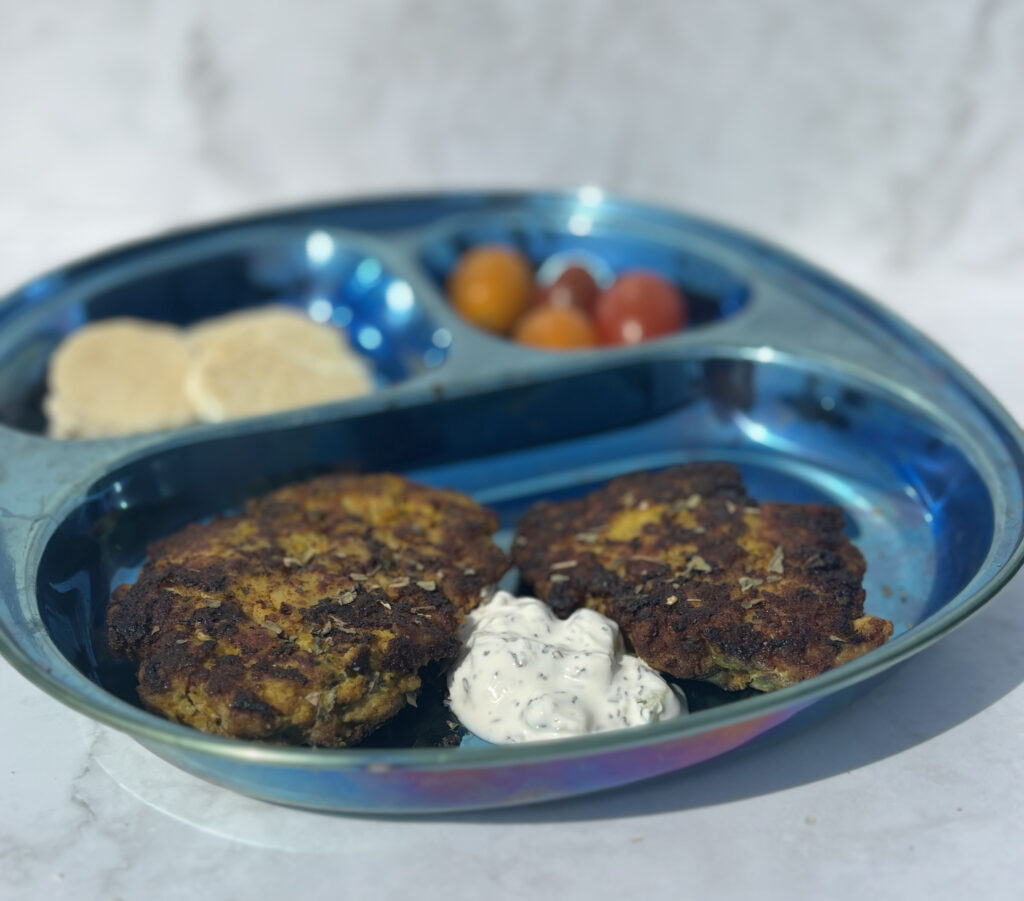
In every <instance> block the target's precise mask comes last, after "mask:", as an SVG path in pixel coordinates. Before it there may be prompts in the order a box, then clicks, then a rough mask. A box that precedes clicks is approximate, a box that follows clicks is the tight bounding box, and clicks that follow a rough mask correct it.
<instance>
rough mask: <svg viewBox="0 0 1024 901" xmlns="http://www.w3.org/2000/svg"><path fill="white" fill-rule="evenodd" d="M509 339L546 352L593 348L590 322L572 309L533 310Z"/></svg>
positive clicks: (521, 321)
mask: <svg viewBox="0 0 1024 901" xmlns="http://www.w3.org/2000/svg"><path fill="white" fill-rule="evenodd" d="M513 337H514V338H515V339H516V341H519V342H521V343H523V344H529V345H531V346H532V347H542V348H545V349H547V350H577V349H579V348H583V347H593V346H594V345H595V344H597V332H596V331H595V330H594V324H593V322H591V320H590V318H589V317H588V316H587V314H586V313H582V312H580V311H579V310H577V309H576V308H575V307H548V306H540V307H534V309H532V310H530V312H529V313H527V314H526V315H525V316H524V317H523V318H522V319H521V320H519V324H518V325H517V326H516V330H515V334H514V336H513Z"/></svg>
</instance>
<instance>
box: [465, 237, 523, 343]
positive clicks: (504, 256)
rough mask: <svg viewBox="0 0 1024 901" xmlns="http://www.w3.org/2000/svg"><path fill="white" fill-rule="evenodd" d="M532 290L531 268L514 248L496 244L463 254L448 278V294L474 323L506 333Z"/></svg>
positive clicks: (488, 329) (493, 330)
mask: <svg viewBox="0 0 1024 901" xmlns="http://www.w3.org/2000/svg"><path fill="white" fill-rule="evenodd" d="M532 293H533V267H532V266H531V265H530V261H529V260H527V259H526V257H524V256H523V255H522V254H521V253H520V252H519V251H518V250H516V249H515V248H514V247H505V246H503V245H498V244H490V245H483V246H480V247H474V248H473V249H472V250H469V251H467V252H466V253H464V254H463V255H462V256H461V257H460V258H459V261H458V263H456V264H455V268H454V269H453V270H452V273H451V275H450V276H449V278H448V296H449V297H450V298H451V301H452V305H453V306H454V307H455V309H456V310H458V312H459V313H460V314H461V315H462V316H463V317H465V318H466V319H468V320H469V321H470V322H472V323H473V325H476V326H479V327H480V328H483V329H487V331H489V332H495V333H496V334H499V335H504V334H506V333H508V332H509V331H510V330H511V328H512V326H513V325H514V324H515V322H516V320H517V319H518V318H519V316H520V315H521V314H522V312H523V310H525V309H526V307H527V305H528V304H529V302H530V298H531V296H532Z"/></svg>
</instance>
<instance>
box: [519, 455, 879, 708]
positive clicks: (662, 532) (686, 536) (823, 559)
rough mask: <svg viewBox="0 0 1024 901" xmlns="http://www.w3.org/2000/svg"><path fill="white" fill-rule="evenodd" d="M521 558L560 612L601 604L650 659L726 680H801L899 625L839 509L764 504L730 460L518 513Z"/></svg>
mask: <svg viewBox="0 0 1024 901" xmlns="http://www.w3.org/2000/svg"><path fill="white" fill-rule="evenodd" d="M513 562H515V563H516V564H517V565H518V566H519V569H520V571H521V573H522V575H523V577H524V579H525V580H526V581H527V582H528V583H529V584H530V585H531V586H532V588H533V590H534V591H535V592H536V593H537V596H538V597H540V598H542V599H544V600H546V601H547V602H548V603H549V604H551V606H552V607H553V608H554V609H555V611H556V612H557V613H558V614H559V615H561V616H566V615H568V614H569V613H570V612H571V611H572V610H575V609H576V608H578V607H591V608H593V609H595V610H598V611H599V612H601V613H603V614H605V615H606V616H608V617H610V618H611V619H614V620H615V621H616V622H618V624H619V626H620V627H621V628H622V630H623V632H624V633H625V635H626V637H627V639H628V640H629V642H630V643H631V644H632V646H633V648H634V650H635V651H636V653H637V654H638V655H639V656H640V657H642V658H643V659H644V660H646V661H647V662H648V663H649V664H650V665H651V666H654V667H656V668H657V669H660V670H662V671H664V672H666V673H669V674H670V675H672V676H675V677H677V678H680V679H704V680H707V681H710V682H714V683H715V684H717V685H719V686H721V687H722V688H727V689H741V688H746V687H748V686H749V687H752V688H757V689H761V690H762V691H769V690H772V689H776V688H782V687H783V686H786V685H792V684H793V683H794V682H798V681H800V680H801V679H806V678H808V677H810V676H814V675H817V674H818V673H821V672H824V671H825V670H827V669H829V668H831V667H833V666H837V665H838V664H840V663H844V662H845V661H847V660H852V659H853V658H854V657H858V656H860V655H861V654H863V653H865V652H866V651H868V650H870V649H871V648H875V647H878V645H880V644H882V643H883V642H884V641H885V640H886V639H887V638H888V637H889V636H890V635H891V634H892V624H891V623H889V622H888V621H886V620H883V619H878V618H876V617H873V616H865V615H864V590H863V589H862V588H861V578H862V577H863V575H864V558H863V557H862V556H861V554H860V552H859V551H858V550H857V548H855V547H854V546H853V545H852V544H851V543H850V542H849V540H847V538H846V537H845V536H844V535H843V515H842V511H841V510H840V509H839V508H837V507H830V506H823V505H818V504H808V505H796V504H760V505H759V504H757V502H756V501H753V500H752V499H750V498H749V497H747V495H746V490H745V488H744V486H743V482H742V480H741V478H740V474H739V472H737V470H736V469H735V468H734V467H733V466H730V465H729V464H725V463H698V464H689V465H685V466H676V467H673V468H671V469H666V470H662V471H660V472H642V473H634V474H632V475H628V476H623V477H622V478H618V479H615V480H614V481H612V482H610V483H609V484H608V485H607V486H605V487H604V488H601V489H599V490H597V491H595V492H593V493H592V494H589V495H587V496H586V497H584V498H581V499H579V500H574V501H569V502H567V503H561V504H550V503H541V504H538V505H537V506H535V507H533V508H532V509H531V510H529V511H528V512H527V513H526V515H525V516H524V517H523V518H522V520H521V521H520V523H519V529H518V534H517V536H516V539H515V543H514V546H513Z"/></svg>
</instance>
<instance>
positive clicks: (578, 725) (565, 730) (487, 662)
mask: <svg viewBox="0 0 1024 901" xmlns="http://www.w3.org/2000/svg"><path fill="white" fill-rule="evenodd" d="M461 638H462V642H463V648H462V653H461V655H460V656H459V660H458V663H457V664H456V666H455V668H454V669H453V670H452V672H451V674H450V675H449V677H448V691H449V695H450V696H451V701H450V704H451V709H452V712H453V713H454V714H455V715H456V716H457V717H458V718H459V720H460V721H461V722H462V724H463V725H464V726H465V727H466V728H467V729H469V730H470V731H471V732H472V733H473V734H475V735H477V736H478V737H480V738H482V739H484V740H485V741H489V742H494V743H507V742H525V741H545V740H548V739H552V738H564V737H568V736H572V735H587V734H589V733H591V732H606V731H609V730H612V729H624V728H626V727H627V726H636V725H640V724H642V723H654V722H658V721H659V720H666V719H670V718H672V717H675V716H679V715H680V714H682V713H685V712H686V708H685V703H686V699H685V698H683V697H682V693H681V692H680V693H679V694H678V695H677V693H676V692H675V691H673V689H672V688H670V687H669V685H668V683H667V682H665V680H664V679H662V678H661V676H659V675H658V674H657V673H656V672H655V671H654V670H653V669H651V668H650V667H649V666H648V665H647V664H646V663H644V662H643V661H642V660H640V659H639V658H638V657H634V656H633V655H631V654H626V653H624V652H623V649H622V638H621V636H620V635H619V627H618V626H617V625H616V624H615V623H614V622H612V621H611V620H610V619H608V618H607V617H605V616H602V615H601V614H600V613H597V612H595V611H593V610H585V609H581V610H577V611H576V612H575V613H573V614H572V616H570V617H569V618H568V619H565V620H560V619H558V617H556V616H555V614H554V613H553V612H552V610H551V608H550V607H548V605H547V604H545V603H544V602H543V601H538V600H537V599H536V598H517V597H515V596H514V595H512V594H510V593H509V592H507V591H499V592H497V593H496V594H495V595H494V597H493V598H492V599H491V600H490V601H488V602H487V603H486V604H482V605H481V606H480V607H478V608H477V609H476V610H474V611H473V612H472V613H470V614H469V616H467V617H466V623H465V624H464V625H463V627H462V631H461Z"/></svg>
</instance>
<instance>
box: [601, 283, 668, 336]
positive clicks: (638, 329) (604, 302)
mask: <svg viewBox="0 0 1024 901" xmlns="http://www.w3.org/2000/svg"><path fill="white" fill-rule="evenodd" d="M594 320H595V323H596V325H597V333H598V336H599V338H600V340H601V342H602V343H603V344H639V343H640V342H641V341H647V340H648V339H649V338H656V337H658V336H659V335H667V334H668V333H669V332H674V331H677V330H679V329H681V328H682V327H683V326H684V325H686V320H687V308H686V299H685V298H684V297H683V295H682V294H681V293H680V291H679V289H678V288H676V286H675V285H673V284H672V283H671V282H669V281H667V280H666V279H664V278H662V277H661V276H660V275H655V274H654V273H653V272H643V271H641V270H634V271H633V272H624V273H623V274H622V275H620V276H619V277H618V278H617V279H616V280H615V283H614V284H613V285H612V286H611V287H610V288H609V289H608V290H607V291H605V292H604V294H602V295H601V296H600V297H599V298H598V300H597V306H596V307H595V309H594Z"/></svg>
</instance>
